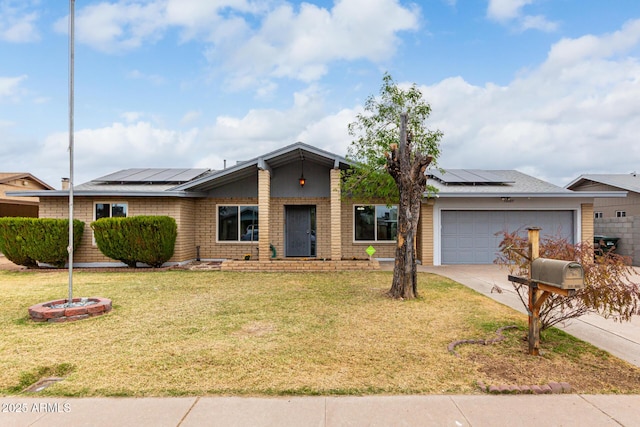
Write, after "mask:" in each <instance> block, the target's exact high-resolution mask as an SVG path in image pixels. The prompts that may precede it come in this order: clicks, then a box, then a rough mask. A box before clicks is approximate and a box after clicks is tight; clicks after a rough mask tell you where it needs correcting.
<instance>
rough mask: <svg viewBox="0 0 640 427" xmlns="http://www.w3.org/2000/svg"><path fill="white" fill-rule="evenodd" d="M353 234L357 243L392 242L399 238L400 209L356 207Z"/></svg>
mask: <svg viewBox="0 0 640 427" xmlns="http://www.w3.org/2000/svg"><path fill="white" fill-rule="evenodd" d="M353 208H354V216H353V218H354V221H353V233H354V240H355V241H371V242H392V241H395V240H396V238H397V236H398V207H397V206H386V205H368V206H367V205H355V206H354V207H353Z"/></svg>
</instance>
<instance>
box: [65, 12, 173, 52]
mask: <svg viewBox="0 0 640 427" xmlns="http://www.w3.org/2000/svg"><path fill="white" fill-rule="evenodd" d="M163 3H164V2H162V1H151V2H134V1H123V0H121V1H120V2H118V3H106V2H103V3H97V4H90V5H88V6H85V7H83V8H79V9H77V11H76V15H75V31H76V34H75V35H76V40H77V42H78V43H84V44H87V45H89V46H91V47H93V48H94V49H97V50H100V51H103V52H108V53H121V52H126V51H130V50H133V49H136V48H138V47H140V46H141V45H142V43H143V42H155V41H157V40H158V39H159V38H161V36H162V31H163V30H164V29H165V27H166V23H165V19H164V13H163V12H164V9H163ZM68 19H69V17H68V16H67V17H65V18H62V19H60V20H58V21H57V22H56V23H55V25H54V28H55V29H56V30H57V31H58V32H61V33H66V32H67V31H68Z"/></svg>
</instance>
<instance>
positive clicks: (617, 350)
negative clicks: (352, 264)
mask: <svg viewBox="0 0 640 427" xmlns="http://www.w3.org/2000/svg"><path fill="white" fill-rule="evenodd" d="M387 268H388V267H387ZM419 271H424V272H428V273H434V274H438V275H441V276H444V277H448V278H450V279H452V280H455V281H456V282H458V283H461V284H463V285H465V286H468V287H470V288H471V289H474V290H475V291H477V292H479V293H481V294H483V295H486V296H488V297H489V298H493V299H494V300H496V301H498V302H501V303H502V304H505V305H507V306H509V307H512V308H514V309H516V310H518V311H520V312H522V313H526V310H525V307H524V306H523V304H522V302H521V301H520V298H519V297H518V294H517V293H516V291H515V289H514V288H513V285H512V284H511V282H509V281H508V280H507V276H508V274H509V273H508V272H507V270H506V269H501V268H500V267H499V266H497V265H443V266H438V267H426V266H419ZM634 271H635V275H634V276H633V277H632V280H633V281H635V282H636V283H640V268H638V267H634ZM497 288H500V290H502V293H500V292H498V291H497ZM558 328H559V329H562V330H563V331H565V332H567V333H569V334H571V335H573V336H575V337H577V338H580V339H581V340H583V341H586V342H589V343H591V344H593V345H595V346H596V347H599V348H601V349H603V350H606V351H608V352H609V353H611V354H613V355H614V356H617V357H619V358H620V359H623V360H626V361H627V362H629V363H632V364H634V365H636V366H640V317H639V316H635V317H633V319H632V320H631V321H630V322H622V323H620V322H615V321H613V320H611V319H605V318H603V317H602V316H599V315H586V316H582V317H580V318H578V319H574V320H571V321H569V322H568V323H566V324H564V325H558Z"/></svg>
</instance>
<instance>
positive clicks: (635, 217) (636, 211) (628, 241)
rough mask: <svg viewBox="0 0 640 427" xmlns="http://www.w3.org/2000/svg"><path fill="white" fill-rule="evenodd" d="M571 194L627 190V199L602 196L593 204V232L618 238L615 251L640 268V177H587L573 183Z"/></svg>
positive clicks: (583, 176)
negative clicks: (572, 192)
mask: <svg viewBox="0 0 640 427" xmlns="http://www.w3.org/2000/svg"><path fill="white" fill-rule="evenodd" d="M566 188H567V189H569V190H572V191H576V192H579V191H590V192H593V191H605V192H606V191H609V192H610V191H625V192H627V197H625V198H617V197H602V198H598V199H595V200H594V202H593V216H594V233H595V234H596V235H598V236H606V237H616V238H619V239H620V240H619V242H618V245H617V247H616V252H618V253H619V254H621V255H625V256H628V257H631V260H632V264H633V265H640V176H638V174H636V173H635V172H634V173H630V174H585V175H580V176H579V177H578V178H576V179H574V180H573V181H571V182H570V183H569V184H567V185H566Z"/></svg>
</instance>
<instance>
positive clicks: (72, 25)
mask: <svg viewBox="0 0 640 427" xmlns="http://www.w3.org/2000/svg"><path fill="white" fill-rule="evenodd" d="M74 15H75V0H69V246H68V247H67V251H69V299H68V301H67V305H69V306H71V305H72V304H73V113H74V111H73V69H74V59H75V58H74V32H75V22H74Z"/></svg>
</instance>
